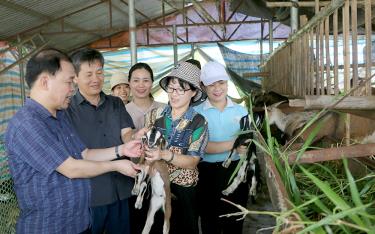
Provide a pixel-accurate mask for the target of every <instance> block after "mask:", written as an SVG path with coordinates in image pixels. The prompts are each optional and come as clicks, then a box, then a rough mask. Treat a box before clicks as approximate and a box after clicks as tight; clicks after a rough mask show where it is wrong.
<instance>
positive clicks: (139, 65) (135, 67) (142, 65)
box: [128, 63, 154, 82]
mask: <svg viewBox="0 0 375 234" xmlns="http://www.w3.org/2000/svg"><path fill="white" fill-rule="evenodd" d="M138 69H145V70H147V71H148V73H150V76H151V81H152V82H154V73H153V71H152V69H151V67H150V65H148V64H147V63H136V64H134V65H133V66H132V67H131V68H130V70H129V76H128V77H129V82H130V80H131V77H132V74H133V72H134V71H135V70H138Z"/></svg>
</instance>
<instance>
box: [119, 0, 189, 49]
mask: <svg viewBox="0 0 375 234" xmlns="http://www.w3.org/2000/svg"><path fill="white" fill-rule="evenodd" d="M120 1H121V2H122V3H124V4H125V5H126V6H127V7H129V4H128V3H127V2H126V1H125V0H120ZM134 10H135V12H137V13H138V14H140V15H141V16H143V17H144V18H145V19H147V20H148V21H149V22H150V21H153V22H154V23H155V24H157V25H162V24H161V23H159V22H158V21H156V20H155V21H154V20H153V19H151V18H150V17H148V16H147V15H145V14H143V13H142V12H141V11H140V10H138V9H137V8H136V7H134ZM167 31H168V32H170V33H172V31H171V30H170V29H167ZM177 38H178V39H180V40H181V41H182V42H186V41H185V40H184V39H182V38H181V37H179V36H177Z"/></svg>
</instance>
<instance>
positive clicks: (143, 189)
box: [134, 181, 147, 209]
mask: <svg viewBox="0 0 375 234" xmlns="http://www.w3.org/2000/svg"><path fill="white" fill-rule="evenodd" d="M146 190H147V182H146V181H143V182H142V183H141V186H140V191H139V194H138V196H137V200H136V202H135V205H134V207H135V208H136V209H141V208H142V203H143V197H144V195H145V193H146Z"/></svg>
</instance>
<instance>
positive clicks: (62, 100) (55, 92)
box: [48, 61, 75, 110]
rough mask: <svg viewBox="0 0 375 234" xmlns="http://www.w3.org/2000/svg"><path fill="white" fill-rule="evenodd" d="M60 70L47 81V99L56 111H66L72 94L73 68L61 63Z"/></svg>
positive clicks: (68, 64)
mask: <svg viewBox="0 0 375 234" xmlns="http://www.w3.org/2000/svg"><path fill="white" fill-rule="evenodd" d="M60 65H61V69H60V70H59V71H57V72H56V73H55V75H50V77H49V79H48V90H49V97H50V101H51V103H52V105H53V106H54V108H55V109H57V110H62V109H66V108H68V106H69V103H70V99H71V97H72V95H73V92H74V83H73V79H74V77H75V72H74V67H73V65H72V64H71V63H70V62H66V61H61V62H60Z"/></svg>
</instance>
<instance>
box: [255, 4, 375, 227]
mask: <svg viewBox="0 0 375 234" xmlns="http://www.w3.org/2000/svg"><path fill="white" fill-rule="evenodd" d="M315 3H316V5H315V13H316V14H315V16H314V17H313V18H312V19H311V20H310V21H308V22H307V20H306V17H303V16H301V18H300V19H301V24H304V25H303V26H302V27H301V28H300V29H299V30H298V31H297V32H296V33H294V34H293V35H291V36H290V37H289V39H288V40H287V41H286V42H285V43H283V44H282V45H281V46H280V47H278V48H277V49H276V50H275V51H274V52H273V53H272V54H271V55H270V57H269V58H268V59H267V60H266V61H265V62H264V64H263V65H262V72H264V73H267V75H268V76H267V77H265V78H263V80H262V88H263V89H264V90H265V91H266V92H269V91H274V92H277V93H280V94H282V95H286V96H288V97H289V98H294V100H290V102H289V104H290V106H294V107H304V108H305V109H323V108H330V107H332V108H333V109H340V110H344V112H346V113H355V114H358V113H361V112H363V111H369V110H374V109H375V104H374V103H375V98H374V96H372V87H371V81H372V80H373V78H372V74H371V73H372V65H373V63H372V62H373V60H374V59H375V55H372V54H373V53H374V52H372V51H374V48H372V46H374V45H375V44H372V39H371V35H372V32H371V29H372V22H371V21H372V12H371V6H373V5H375V2H373V1H371V0H364V1H357V0H352V1H349V0H333V1H331V3H330V4H329V5H327V4H326V3H327V2H324V3H323V2H322V3H319V1H315ZM323 5H325V6H323ZM358 9H360V10H361V11H364V18H362V19H359V18H358V17H357V11H358ZM341 22H342V24H341ZM358 22H361V24H359V23H358ZM362 22H364V23H362ZM358 25H364V31H363V30H362V28H359V30H360V31H359V30H358ZM361 43H362V44H361ZM359 45H361V46H363V45H364V47H363V57H364V58H363V59H362V60H363V61H362V62H359V55H360V54H362V53H361V51H360V50H359V49H358V47H359ZM330 47H331V49H330ZM340 95H345V98H344V99H342V100H341V101H340V103H335V100H338V99H339V97H340ZM332 103H335V106H333V105H332ZM361 114H362V115H363V113H361ZM365 115H366V117H369V118H371V119H374V116H375V114H374V113H373V112H366V113H365ZM349 121H350V114H346V123H347V124H346V137H347V141H346V143H347V145H348V144H349V139H350V127H349V126H350V125H349V124H348V122H349ZM374 149H375V144H366V145H354V146H344V147H337V148H330V149H322V150H313V151H308V152H305V153H304V155H302V157H301V158H300V159H299V160H298V163H314V162H322V161H327V160H338V159H341V158H342V157H345V158H352V157H365V156H369V155H373V154H374V152H375V150H374ZM260 160H261V166H262V167H263V168H262V169H263V170H264V171H265V172H266V173H265V174H266V175H267V186H268V187H269V191H272V193H271V192H270V196H271V200H272V203H273V204H274V206H276V207H278V208H279V209H280V210H282V211H285V210H286V209H290V202H289V201H290V199H289V198H288V195H287V193H286V191H285V188H284V186H283V181H282V180H281V177H280V175H279V173H278V171H277V169H276V167H275V165H274V164H273V162H272V160H271V158H270V157H269V156H268V155H264V157H261V159H260ZM295 160H296V154H295V153H294V154H293V153H291V154H290V157H289V163H290V164H293V163H295ZM370 161H371V160H370ZM372 164H373V165H374V163H373V162H372ZM292 232H293V231H292Z"/></svg>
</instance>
